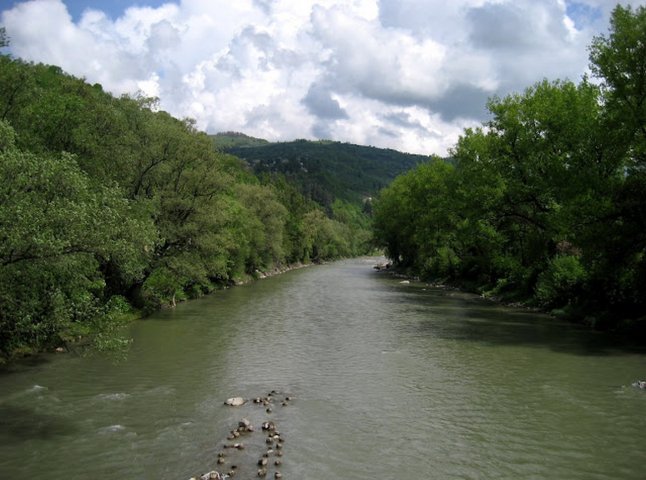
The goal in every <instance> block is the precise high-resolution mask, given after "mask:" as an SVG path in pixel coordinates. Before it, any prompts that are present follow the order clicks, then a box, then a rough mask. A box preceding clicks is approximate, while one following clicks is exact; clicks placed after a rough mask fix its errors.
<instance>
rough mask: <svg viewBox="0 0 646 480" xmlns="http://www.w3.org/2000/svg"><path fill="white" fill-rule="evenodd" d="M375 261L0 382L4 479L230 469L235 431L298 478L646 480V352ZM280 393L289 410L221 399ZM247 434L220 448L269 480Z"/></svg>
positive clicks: (188, 308)
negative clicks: (276, 438) (245, 429)
mask: <svg viewBox="0 0 646 480" xmlns="http://www.w3.org/2000/svg"><path fill="white" fill-rule="evenodd" d="M374 263H375V259H370V258H364V259H356V260H348V261H343V262H337V263H333V264H329V265H323V266H316V267H310V268H304V269H300V270H296V271H292V272H289V273H286V274H283V275H280V276H277V277H273V278H269V279H264V280H260V281H257V282H255V283H253V284H249V285H245V286H240V287H235V288H232V289H229V290H226V291H221V292H218V293H216V294H214V295H211V296H209V297H206V298H203V299H199V300H195V301H191V302H187V303H184V304H181V305H178V307H177V308H176V309H173V310H166V311H161V312H158V313H157V314H155V315H153V316H151V317H149V318H147V319H145V320H143V321H138V322H135V323H134V324H133V325H132V327H131V330H130V335H131V337H132V338H133V340H134V342H133V345H132V348H131V350H130V352H129V354H128V356H127V358H126V359H124V360H121V361H115V359H112V358H107V357H104V356H100V355H93V356H90V357H81V356H74V355H68V354H58V355H54V354H52V355H49V356H44V357H42V358H39V359H38V360H37V361H32V362H30V363H29V364H17V365H14V366H13V367H12V368H11V369H10V370H9V371H6V372H3V373H2V374H0V478H2V479H10V478H33V477H34V476H36V475H38V476H39V477H40V476H41V475H42V478H47V479H48V480H56V479H66V480H70V479H93V480H97V479H120V480H123V479H169V480H170V479H179V480H187V479H188V478H189V477H191V476H192V475H196V474H199V473H204V472H207V471H209V470H213V469H217V468H218V465H217V464H216V459H217V457H216V455H217V452H219V451H222V446H223V443H224V442H225V441H226V440H225V437H226V436H227V434H228V432H229V430H231V428H232V427H233V426H235V425H236V424H237V421H238V420H239V419H240V418H242V417H246V418H249V419H250V420H251V421H252V423H255V424H256V425H257V426H259V424H260V423H261V422H262V421H263V420H265V419H267V418H269V419H271V420H272V421H275V422H276V425H277V426H279V428H280V432H281V435H282V436H283V438H284V439H285V443H284V456H283V464H282V465H281V466H280V467H279V468H280V471H281V472H282V474H283V478H285V479H303V480H330V479H344V480H354V479H366V480H368V479H377V478H378V479H397V480H418V479H574V480H576V479H586V480H591V479H613V480H616V479H643V478H646V391H642V390H639V389H637V388H634V387H632V386H631V383H632V382H634V381H635V380H636V379H637V378H644V377H646V352H645V351H644V350H643V349H639V348H636V347H632V348H631V347H630V346H628V345H626V344H624V343H620V342H619V341H617V340H614V339H612V338H609V337H608V336H605V335H601V334H598V333H594V332H590V331H587V330H585V329H581V328H579V327H576V326H573V325H569V324H563V323H560V322H557V321H555V320H553V319H551V318H549V317H546V316H543V315H538V314H534V313H527V312H524V311H520V310H514V309H510V308H505V307H501V306H499V305H496V304H493V303H490V302H487V301H485V300H482V299H480V298H478V297H476V296H473V295H470V294H464V293H460V292H455V291H447V290H442V289H438V288H432V287H428V286H426V285H424V284H421V283H415V282H412V283H410V284H405V283H401V280H399V279H395V278H393V277H391V276H388V275H386V274H382V273H378V272H375V271H374V270H373V269H372V265H374ZM271 390H277V391H278V392H279V394H276V396H280V397H281V398H283V397H284V396H287V395H289V396H291V397H293V399H292V400H291V402H289V404H288V405H287V406H281V405H280V404H279V403H278V402H276V403H275V404H274V406H273V407H274V410H273V412H272V413H266V412H265V410H264V408H263V407H260V408H259V407H258V406H256V405H253V404H252V403H248V404H246V405H244V406H242V407H228V406H225V405H224V404H223V402H224V400H225V399H227V398H228V397H233V396H242V397H244V398H254V397H256V396H260V395H265V394H266V393H267V392H269V391H271ZM251 435H262V434H261V433H260V432H256V433H254V434H251ZM253 438H255V437H253ZM253 438H252V437H250V438H248V439H247V440H246V441H247V442H248V445H249V448H248V449H247V451H241V452H237V453H230V454H229V453H227V455H228V457H227V462H234V461H235V462H237V463H238V464H239V470H238V472H239V473H238V474H237V478H257V477H256V476H255V475H256V468H257V467H255V466H253V465H254V464H255V459H256V457H255V456H257V455H258V454H259V453H258V452H260V450H259V449H260V448H261V447H260V446H259V444H258V441H257V440H255V442H256V443H255V444H254V440H253ZM261 440H262V437H261ZM262 448H264V447H262ZM254 449H255V450H254ZM234 455H239V457H238V458H236V459H235V460H233V459H232V458H233V456H234ZM247 464H251V465H252V466H248V465H247ZM223 468H224V466H223ZM275 468H278V467H273V466H271V468H270V472H269V473H270V475H271V478H273V471H274V469H275ZM245 469H246V470H245ZM268 478H269V477H268Z"/></svg>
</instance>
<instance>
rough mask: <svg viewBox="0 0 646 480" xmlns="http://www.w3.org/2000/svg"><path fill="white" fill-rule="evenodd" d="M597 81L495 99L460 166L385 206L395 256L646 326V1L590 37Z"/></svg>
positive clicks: (420, 171) (402, 186) (409, 264)
mask: <svg viewBox="0 0 646 480" xmlns="http://www.w3.org/2000/svg"><path fill="white" fill-rule="evenodd" d="M590 61H591V70H592V72H593V73H594V75H595V76H596V77H597V78H598V80H599V82H598V83H597V82H595V83H592V82H589V81H587V80H585V79H584V80H583V81H582V82H580V83H578V84H575V83H573V82H570V81H552V82H550V81H547V80H546V81H543V82H540V83H538V84H536V85H534V86H532V87H530V88H528V89H527V90H526V91H525V92H524V93H522V94H514V95H509V96H507V97H505V98H494V99H492V100H491V101H490V103H489V110H490V112H491V114H492V120H491V121H490V122H488V123H486V124H485V125H483V126H482V127H481V128H476V129H472V130H471V129H470V130H466V131H465V132H464V134H463V135H462V137H461V138H460V140H459V142H458V143H457V145H456V146H455V148H454V149H453V152H452V155H453V157H454V159H455V165H454V166H451V165H447V164H446V163H444V162H437V161H435V162H430V163H426V164H424V165H422V166H420V167H418V168H417V169H416V170H415V171H412V172H410V173H407V174H405V175H403V176H400V177H399V178H397V179H396V180H395V181H394V182H393V184H392V185H390V186H389V187H388V188H386V189H385V190H384V191H383V192H382V193H381V195H380V197H379V199H378V202H377V203H376V205H375V224H376V235H377V237H378V239H379V241H380V242H381V245H383V246H384V247H385V248H386V249H387V252H388V255H389V256H390V257H391V258H392V259H393V260H394V261H395V263H396V264H397V265H398V266H399V267H400V268H403V269H408V270H409V271H411V272H414V273H417V274H420V275H423V276H424V277H427V278H439V279H445V280H447V279H448V280H451V281H454V282H458V283H460V284H462V285H467V286H470V287H471V288H473V289H476V290H478V291H480V292H482V293H484V294H486V295H495V296H500V297H503V298H506V299H509V300H524V301H529V302H530V303H533V304H535V305H539V306H542V307H545V308H548V309H553V310H554V311H555V312H560V313H563V314H565V315H568V316H570V317H572V318H575V319H578V320H580V321H583V322H586V323H588V324H591V325H593V326H595V327H598V328H620V329H629V330H640V331H641V332H642V333H643V332H644V330H645V327H646V316H645V315H646V75H645V73H644V72H646V8H644V7H639V8H637V9H635V10H632V9H631V8H630V7H628V8H624V7H621V6H618V7H616V9H615V10H614V12H613V16H612V23H611V29H610V35H608V36H602V37H598V38H596V39H595V41H594V42H593V44H592V45H591V47H590Z"/></svg>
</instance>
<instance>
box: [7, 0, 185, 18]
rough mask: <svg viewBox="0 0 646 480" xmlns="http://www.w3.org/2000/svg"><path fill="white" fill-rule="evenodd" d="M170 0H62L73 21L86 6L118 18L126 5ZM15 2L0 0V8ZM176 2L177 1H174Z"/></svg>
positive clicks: (145, 4)
mask: <svg viewBox="0 0 646 480" xmlns="http://www.w3.org/2000/svg"><path fill="white" fill-rule="evenodd" d="M171 2H172V0H166V1H164V0H136V1H133V0H63V3H64V4H65V5H66V6H67V10H68V12H69V13H70V15H72V18H73V19H74V21H75V22H76V21H78V20H79V19H80V18H81V14H82V13H83V12H84V11H85V10H86V9H88V8H92V9H96V10H101V11H103V12H105V13H106V14H107V15H108V16H109V17H110V18H112V19H116V18H119V17H120V16H121V15H122V14H123V12H125V10H126V9H127V8H128V7H132V6H140V7H158V6H160V5H162V4H164V3H171ZM17 3H22V2H20V1H15V0H0V8H1V9H2V10H4V9H5V8H11V7H13V6H14V5H15V4H17ZM175 3H178V2H175Z"/></svg>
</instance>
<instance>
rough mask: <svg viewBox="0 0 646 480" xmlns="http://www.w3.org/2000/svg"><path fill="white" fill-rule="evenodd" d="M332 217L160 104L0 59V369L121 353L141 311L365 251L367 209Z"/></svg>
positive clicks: (348, 208)
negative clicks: (29, 356) (65, 351)
mask: <svg viewBox="0 0 646 480" xmlns="http://www.w3.org/2000/svg"><path fill="white" fill-rule="evenodd" d="M1 38H2V46H4V45H6V36H5V35H4V31H3V32H2V37H1ZM328 210H329V211H328V212H327V213H326V211H325V209H324V208H323V207H321V206H320V205H318V204H316V203H315V202H313V201H311V200H309V199H307V198H305V197H304V196H303V195H302V194H301V193H300V192H299V191H298V190H297V188H296V187H295V186H294V185H292V184H290V183H289V182H288V181H286V180H285V178H284V177H281V176H280V175H271V176H264V177H262V178H261V177H258V176H255V175H254V174H253V172H252V171H251V170H250V169H249V168H248V167H247V166H246V164H245V163H243V162H242V161H241V160H239V159H238V158H236V157H233V156H231V155H227V154H224V153H221V152H218V151H216V150H215V149H214V146H213V140H212V139H211V138H209V137H208V136H207V135H206V134H205V133H202V132H199V131H198V130H197V129H196V128H195V125H194V122H193V121H191V120H189V119H184V120H179V119H176V118H173V117H172V116H171V115H169V114H168V113H166V112H164V111H160V110H159V106H158V102H157V101H156V100H155V99H151V98H143V97H132V96H122V97H115V96H113V95H111V94H109V93H107V92H105V91H104V90H103V89H102V87H101V85H98V84H94V85H91V84H89V83H87V82H86V81H84V80H83V79H79V78H75V77H73V76H71V75H68V74H66V73H64V72H63V71H62V70H61V69H60V68H58V67H56V66H50V65H43V64H33V63H28V62H24V61H22V60H20V59H14V58H12V57H10V56H8V55H2V56H0V363H1V362H2V361H6V360H7V359H10V358H12V357H14V356H16V355H19V354H23V353H28V352H34V351H39V350H44V349H49V348H55V347H59V346H62V345H65V344H70V343H73V342H76V341H78V340H79V339H80V338H84V339H92V341H93V343H94V344H96V345H98V346H104V347H111V346H115V345H116V346H118V345H119V343H120V342H122V340H120V339H119V337H118V336H115V335H114V332H115V331H116V330H118V328H119V326H120V325H122V324H123V323H124V321H127V320H128V319H129V318H131V317H132V316H133V315H135V314H137V312H144V313H146V312H150V311H152V310H155V309H157V308H160V307H162V306H165V305H173V304H174V303H175V302H177V301H180V300H184V299H186V298H193V297H198V296H200V295H204V294H206V293H209V292H211V291H213V290H214V289H217V288H221V287H223V286H226V285H229V284H231V283H233V282H236V281H240V280H244V279H247V278H251V277H254V276H255V275H257V274H258V272H259V271H267V270H270V269H273V268H277V267H281V266H285V265H288V264H293V263H298V262H303V263H308V262H318V261H323V260H329V259H334V258H338V257H345V256H352V255H358V254H361V253H364V252H366V250H367V248H368V240H369V237H370V233H369V228H368V226H367V225H366V224H365V219H362V218H361V216H360V213H361V212H360V207H355V206H353V205H351V204H348V203H347V202H343V201H340V200H339V201H336V202H334V204H333V205H332V208H331V210H330V209H328ZM357 215H359V216H357Z"/></svg>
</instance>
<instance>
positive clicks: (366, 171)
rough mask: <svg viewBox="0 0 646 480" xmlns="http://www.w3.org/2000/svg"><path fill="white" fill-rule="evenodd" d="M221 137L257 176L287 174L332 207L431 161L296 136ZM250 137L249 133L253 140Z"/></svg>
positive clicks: (218, 140)
mask: <svg viewBox="0 0 646 480" xmlns="http://www.w3.org/2000/svg"><path fill="white" fill-rule="evenodd" d="M235 138H236V137H232V139H231V140H226V139H227V136H221V137H219V138H216V144H217V145H223V149H224V151H226V152H228V153H231V154H233V155H236V156H238V157H240V158H242V159H244V160H246V161H247V162H248V163H249V164H250V165H251V166H252V167H253V170H254V172H256V173H257V174H276V173H278V174H282V175H284V176H285V177H286V178H287V179H289V181H290V182H292V183H294V184H295V185H298V187H299V189H300V191H301V192H302V193H303V194H304V195H305V196H306V197H308V198H311V199H312V200H314V201H316V202H318V203H320V204H321V205H323V206H325V207H326V208H329V207H330V205H331V204H332V203H333V202H334V200H335V199H341V200H344V201H346V202H351V203H355V204H361V203H362V202H363V201H364V200H365V198H367V197H372V196H374V195H376V193H377V192H378V191H379V190H381V189H382V188H383V187H385V186H386V185H388V184H389V183H390V182H391V181H392V180H393V179H394V178H395V177H396V176H397V175H399V174H400V173H403V172H406V171H408V170H410V169H411V168H413V167H415V166H416V165H418V164H420V163H422V162H424V161H427V160H428V157H427V156H423V155H412V154H407V153H402V152H398V151H395V150H390V149H383V148H375V147H366V146H361V145H354V144H350V143H340V142H332V141H307V140H296V141H293V142H281V143H267V144H264V145H252V144H249V142H244V140H241V141H240V142H239V144H238V145H237V146H233V147H227V146H226V145H227V142H228V143H229V144H230V143H232V141H233V140H234V139H235ZM248 138H249V137H247V139H248Z"/></svg>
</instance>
